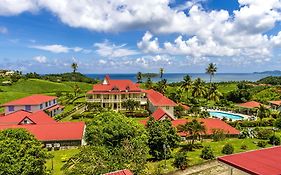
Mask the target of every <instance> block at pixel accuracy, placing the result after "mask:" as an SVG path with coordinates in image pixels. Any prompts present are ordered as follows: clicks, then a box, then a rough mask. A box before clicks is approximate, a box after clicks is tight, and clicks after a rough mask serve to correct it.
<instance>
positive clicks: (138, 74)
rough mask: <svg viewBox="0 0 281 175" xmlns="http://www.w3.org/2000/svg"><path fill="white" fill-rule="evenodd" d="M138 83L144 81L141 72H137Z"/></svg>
mask: <svg viewBox="0 0 281 175" xmlns="http://www.w3.org/2000/svg"><path fill="white" fill-rule="evenodd" d="M137 83H142V73H141V72H138V73H137Z"/></svg>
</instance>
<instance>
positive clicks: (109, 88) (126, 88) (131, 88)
mask: <svg viewBox="0 0 281 175" xmlns="http://www.w3.org/2000/svg"><path fill="white" fill-rule="evenodd" d="M105 79H106V81H107V84H103V83H100V84H95V85H94V86H93V90H91V91H89V92H87V93H88V94H97V93H111V94H115V93H121V92H123V93H131V92H135V93H141V89H140V88H139V86H138V85H137V84H135V83H134V82H132V81H131V80H112V79H110V77H109V75H107V76H106V77H105Z"/></svg>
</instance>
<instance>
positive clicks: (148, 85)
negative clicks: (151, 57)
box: [145, 77, 152, 89]
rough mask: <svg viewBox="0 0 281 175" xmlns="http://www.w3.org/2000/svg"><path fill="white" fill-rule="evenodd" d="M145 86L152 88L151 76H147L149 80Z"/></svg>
mask: <svg viewBox="0 0 281 175" xmlns="http://www.w3.org/2000/svg"><path fill="white" fill-rule="evenodd" d="M145 87H146V88H148V89H151V88H152V81H151V78H150V77H148V78H147V80H146V82H145Z"/></svg>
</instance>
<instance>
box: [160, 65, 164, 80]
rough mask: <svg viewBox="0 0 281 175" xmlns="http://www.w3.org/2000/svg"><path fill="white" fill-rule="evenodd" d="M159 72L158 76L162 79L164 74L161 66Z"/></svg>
mask: <svg viewBox="0 0 281 175" xmlns="http://www.w3.org/2000/svg"><path fill="white" fill-rule="evenodd" d="M159 73H160V78H161V79H162V78H163V74H164V68H163V67H161V68H160V70H159Z"/></svg>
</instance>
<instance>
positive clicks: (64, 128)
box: [0, 110, 85, 141]
mask: <svg viewBox="0 0 281 175" xmlns="http://www.w3.org/2000/svg"><path fill="white" fill-rule="evenodd" d="M25 118H28V119H29V120H31V121H32V122H33V123H32V124H21V122H22V121H23V120H24V119H25ZM84 127H85V123H84V122H57V121H55V120H54V119H53V118H52V117H50V116H48V115H47V114H46V113H45V112H44V111H37V112H34V113H30V112H27V111H24V110H20V111H17V112H14V113H11V114H8V115H5V116H2V117H0V130H4V129H8V128H25V129H27V130H28V131H29V132H30V133H31V134H33V135H34V136H35V137H36V138H37V139H38V140H40V141H55V140H56V141H59V140H82V138H83V133H84Z"/></svg>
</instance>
